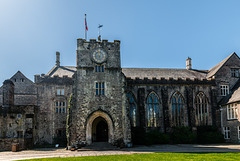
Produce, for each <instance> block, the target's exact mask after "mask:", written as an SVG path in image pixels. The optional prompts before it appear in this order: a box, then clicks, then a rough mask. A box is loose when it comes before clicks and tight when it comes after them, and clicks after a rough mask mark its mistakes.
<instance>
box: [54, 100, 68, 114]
mask: <svg viewBox="0 0 240 161" xmlns="http://www.w3.org/2000/svg"><path fill="white" fill-rule="evenodd" d="M55 109H56V113H66V103H65V102H61V101H56V103H55Z"/></svg>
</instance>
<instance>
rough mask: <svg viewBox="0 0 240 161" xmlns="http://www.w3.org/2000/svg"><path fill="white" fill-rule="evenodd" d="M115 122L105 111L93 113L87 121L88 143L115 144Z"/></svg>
mask: <svg viewBox="0 0 240 161" xmlns="http://www.w3.org/2000/svg"><path fill="white" fill-rule="evenodd" d="M113 137H114V136H113V122H112V119H111V118H110V116H109V115H108V114H107V113H105V112H103V111H96V112H94V113H92V114H91V115H90V116H89V117H88V119H87V128H86V141H87V144H88V145H89V144H91V143H92V142H93V141H107V142H109V143H113V140H114V139H113Z"/></svg>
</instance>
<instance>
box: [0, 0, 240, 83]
mask: <svg viewBox="0 0 240 161" xmlns="http://www.w3.org/2000/svg"><path fill="white" fill-rule="evenodd" d="M239 6H240V1H239V0H224V1H223V0H181V1H180V0H134V1H133V0H132V1H130V0H88V1H86V0H0V82H1V83H2V82H3V81H4V80H5V79H8V78H10V77H11V76H12V75H13V74H15V73H16V72H17V71H18V70H20V71H22V72H23V73H24V74H25V75H26V76H27V77H28V78H30V79H31V80H33V78H34V75H35V74H41V73H47V72H48V71H49V70H50V69H51V68H52V67H53V66H54V65H55V52H56V51H59V52H60V53H61V65H66V66H74V65H75V63H76V60H75V59H76V39H77V38H84V14H85V13H86V14H87V23H88V29H89V31H88V38H91V39H96V38H97V36H98V28H97V27H98V24H103V28H102V31H101V33H102V38H103V39H108V40H109V41H113V40H120V41H121V58H122V60H121V63H122V67H142V68H185V60H186V59H187V57H188V56H189V57H191V58H192V64H193V68H195V69H210V68H211V67H213V66H214V65H216V64H217V63H219V62H220V61H221V60H223V59H224V58H225V57H227V56H228V55H230V54H231V53H232V52H236V53H237V54H239V55H240V50H239V48H240V10H239Z"/></svg>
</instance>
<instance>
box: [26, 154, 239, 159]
mask: <svg viewBox="0 0 240 161" xmlns="http://www.w3.org/2000/svg"><path fill="white" fill-rule="evenodd" d="M31 160H32V161H38V160H41V161H57V160H63V161H69V160H71V161H159V160H161V161H183V160H184V161H216V160H217V161H225V160H227V161H233V160H234V161H237V160H240V153H148V154H132V155H104V156H88V157H71V158H45V159H31ZM31 160H27V161H31Z"/></svg>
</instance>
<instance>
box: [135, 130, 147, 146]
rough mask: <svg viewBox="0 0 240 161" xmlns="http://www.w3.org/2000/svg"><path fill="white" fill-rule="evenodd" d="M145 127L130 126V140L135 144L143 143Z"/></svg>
mask: <svg viewBox="0 0 240 161" xmlns="http://www.w3.org/2000/svg"><path fill="white" fill-rule="evenodd" d="M145 134H146V133H145V129H144V128H143V127H134V128H132V142H133V144H135V145H143V144H145Z"/></svg>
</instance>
